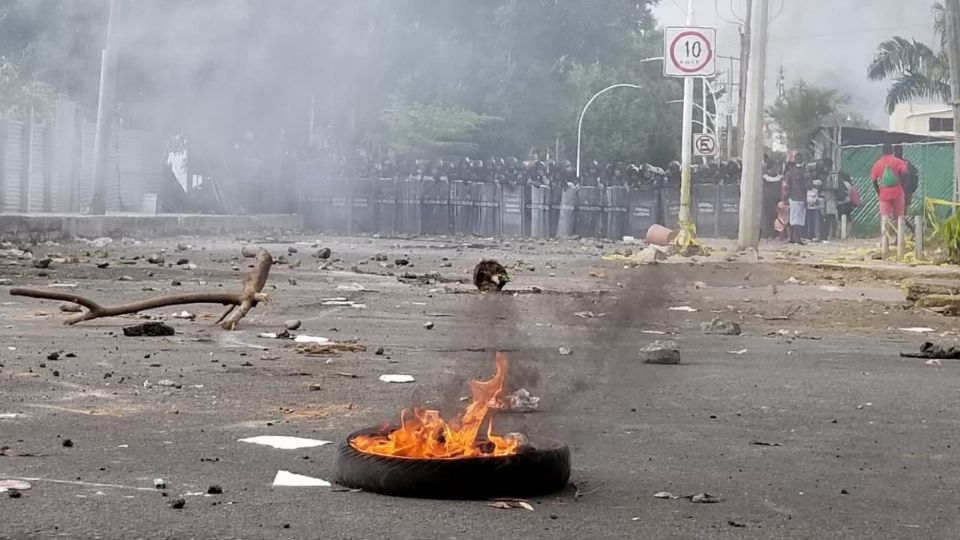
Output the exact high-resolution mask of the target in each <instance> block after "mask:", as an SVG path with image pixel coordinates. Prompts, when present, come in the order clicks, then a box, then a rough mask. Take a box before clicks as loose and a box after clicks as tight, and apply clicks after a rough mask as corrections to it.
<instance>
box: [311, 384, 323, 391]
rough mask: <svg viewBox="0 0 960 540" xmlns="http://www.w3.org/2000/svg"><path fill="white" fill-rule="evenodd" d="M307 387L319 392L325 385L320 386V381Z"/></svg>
mask: <svg viewBox="0 0 960 540" xmlns="http://www.w3.org/2000/svg"><path fill="white" fill-rule="evenodd" d="M307 389H308V390H310V391H311V392H319V391H320V390H323V387H322V386H320V384H319V383H313V384H311V385H310V386H308V387H307Z"/></svg>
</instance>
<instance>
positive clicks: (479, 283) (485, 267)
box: [473, 259, 510, 292]
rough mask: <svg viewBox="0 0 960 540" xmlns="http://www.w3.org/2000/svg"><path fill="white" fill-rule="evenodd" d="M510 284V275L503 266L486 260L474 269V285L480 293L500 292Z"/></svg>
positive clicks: (491, 260)
mask: <svg viewBox="0 0 960 540" xmlns="http://www.w3.org/2000/svg"><path fill="white" fill-rule="evenodd" d="M509 282H510V275H509V274H507V269H506V268H504V267H503V265H502V264H500V263H499V262H497V261H495V260H493V259H484V260H482V261H480V262H479V263H477V266H475V267H474V269H473V284H474V286H476V287H477V289H479V290H480V292H499V291H502V290H503V288H504V287H505V286H506V285H507V283H509Z"/></svg>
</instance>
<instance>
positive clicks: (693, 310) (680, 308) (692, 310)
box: [667, 306, 700, 313]
mask: <svg viewBox="0 0 960 540" xmlns="http://www.w3.org/2000/svg"><path fill="white" fill-rule="evenodd" d="M667 311H685V312H687V313H696V312H698V311H700V310H699V309H697V308H693V307H690V306H674V307H669V308H667Z"/></svg>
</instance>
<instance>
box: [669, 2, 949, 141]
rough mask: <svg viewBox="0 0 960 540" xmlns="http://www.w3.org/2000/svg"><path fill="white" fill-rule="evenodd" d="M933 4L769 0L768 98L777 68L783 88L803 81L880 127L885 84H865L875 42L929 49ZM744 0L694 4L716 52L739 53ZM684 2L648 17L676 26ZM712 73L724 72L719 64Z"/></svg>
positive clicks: (882, 125) (773, 94)
mask: <svg viewBox="0 0 960 540" xmlns="http://www.w3.org/2000/svg"><path fill="white" fill-rule="evenodd" d="M933 2H934V0H770V17H771V21H770V29H769V36H770V37H769V43H768V49H767V84H766V96H767V101H768V103H769V102H772V101H773V99H774V98H775V97H776V89H777V86H776V83H777V78H778V71H779V69H780V67H781V66H782V67H783V69H784V73H785V79H786V84H787V85H788V86H789V85H790V84H792V83H793V82H795V81H796V80H797V79H804V80H806V81H808V82H811V83H816V84H818V85H822V86H829V87H834V88H837V89H839V90H841V91H843V92H844V93H846V94H847V95H849V96H850V104H849V105H848V109H850V111H852V112H857V113H860V114H862V115H863V116H864V117H866V118H868V119H870V121H871V122H873V124H875V125H876V126H877V127H879V128H883V129H885V128H886V127H887V126H888V124H889V117H888V116H887V114H886V111H885V110H884V99H885V96H886V89H887V83H886V82H879V83H876V82H872V81H869V80H868V79H867V75H866V73H867V65H868V64H869V63H870V60H871V58H872V57H873V53H874V51H875V50H876V48H877V45H878V44H879V43H880V42H881V41H883V40H885V39H889V38H890V37H892V36H894V35H900V36H903V37H905V38H908V39H912V38H916V39H917V40H919V41H922V42H924V43H927V44H928V45H933V43H934V42H935V37H934V36H935V34H934V30H933V13H932V11H931V6H932V5H933ZM745 4H746V1H745V0H694V11H695V19H694V24H695V25H697V26H712V27H716V28H717V41H718V52H719V54H720V55H733V56H739V55H740V43H739V37H738V30H737V29H738V24H739V22H740V21H742V20H743V18H744V16H745V14H746V8H745ZM686 10H687V0H660V5H659V6H657V7H656V8H654V10H653V12H654V15H655V16H656V17H657V20H658V21H659V22H660V24H661V25H664V26H668V25H669V26H675V25H679V26H682V25H683V24H684V23H685V22H686ZM722 62H723V63H722V64H721V65H718V68H717V69H718V70H726V69H727V61H726V60H723V61H722Z"/></svg>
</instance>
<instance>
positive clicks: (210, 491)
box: [207, 485, 223, 495]
mask: <svg viewBox="0 0 960 540" xmlns="http://www.w3.org/2000/svg"><path fill="white" fill-rule="evenodd" d="M222 493H223V488H222V487H220V486H218V485H212V486H210V487H208V488H207V495H220V494H222Z"/></svg>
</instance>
